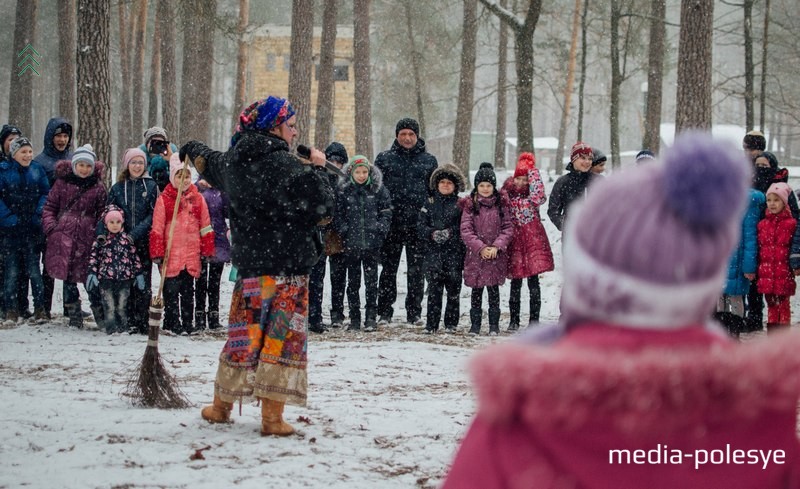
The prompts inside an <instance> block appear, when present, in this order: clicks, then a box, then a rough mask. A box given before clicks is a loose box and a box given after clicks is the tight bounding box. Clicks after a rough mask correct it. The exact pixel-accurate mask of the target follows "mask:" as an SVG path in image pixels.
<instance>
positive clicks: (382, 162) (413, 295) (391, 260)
mask: <svg viewBox="0 0 800 489" xmlns="http://www.w3.org/2000/svg"><path fill="white" fill-rule="evenodd" d="M375 166H377V167H378V169H379V170H380V171H381V173H383V184H384V185H385V186H386V188H387V189H388V190H389V194H390V195H391V198H392V227H391V228H390V230H389V235H388V236H387V237H386V240H385V241H384V243H383V248H382V249H381V266H382V267H383V268H382V269H381V276H380V280H379V284H380V285H379V287H378V314H379V315H380V320H379V324H386V323H388V322H389V321H391V319H392V315H393V314H394V307H393V306H394V302H395V300H397V269H398V267H399V266H400V255H401V254H402V253H403V248H405V250H406V266H407V267H408V273H407V278H406V279H407V289H408V295H407V296H406V304H405V305H406V319H407V321H408V322H409V323H410V324H414V325H417V326H421V325H423V324H424V321H423V320H422V296H423V295H424V293H425V276H424V270H423V259H424V250H425V241H424V240H422V239H421V238H420V237H419V236H418V235H417V232H416V226H417V218H418V217H419V210H420V209H421V208H422V206H423V205H424V204H425V201H426V200H427V198H428V196H429V191H428V182H429V181H430V178H431V175H432V174H433V170H435V169H436V167H437V166H438V162H437V161H436V157H435V156H433V155H432V154H430V153H428V151H427V150H426V149H425V140H424V139H422V138H421V137H419V123H418V122H417V121H416V120H414V119H411V118H408V117H406V118H403V119H400V120H399V121H398V122H397V126H396V127H395V140H394V143H392V147H391V148H390V149H388V150H387V151H383V152H381V153H380V154H379V155H378V156H377V158H375Z"/></svg>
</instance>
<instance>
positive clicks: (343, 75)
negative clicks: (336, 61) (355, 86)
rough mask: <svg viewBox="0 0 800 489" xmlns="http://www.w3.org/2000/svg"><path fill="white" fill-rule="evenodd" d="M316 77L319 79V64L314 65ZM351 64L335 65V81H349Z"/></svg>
mask: <svg viewBox="0 0 800 489" xmlns="http://www.w3.org/2000/svg"><path fill="white" fill-rule="evenodd" d="M314 77H315V78H316V80H319V65H315V66H314ZM349 80H350V65H335V66H334V67H333V81H335V82H337V81H344V82H346V81H349Z"/></svg>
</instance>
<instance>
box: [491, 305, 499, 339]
mask: <svg viewBox="0 0 800 489" xmlns="http://www.w3.org/2000/svg"><path fill="white" fill-rule="evenodd" d="M498 333H500V308H499V307H492V306H489V336H497V334H498Z"/></svg>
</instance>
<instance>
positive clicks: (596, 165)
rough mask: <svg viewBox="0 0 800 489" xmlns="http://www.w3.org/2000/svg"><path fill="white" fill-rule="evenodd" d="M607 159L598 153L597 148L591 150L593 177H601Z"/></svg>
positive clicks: (600, 152) (604, 155)
mask: <svg viewBox="0 0 800 489" xmlns="http://www.w3.org/2000/svg"><path fill="white" fill-rule="evenodd" d="M607 161H608V158H607V157H606V154H605V153H603V152H602V151H600V150H599V149H597V148H594V149H593V150H592V173H594V174H595V175H601V174H602V173H603V172H604V171H606V162H607Z"/></svg>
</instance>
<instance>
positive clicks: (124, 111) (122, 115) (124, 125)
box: [116, 2, 133, 154]
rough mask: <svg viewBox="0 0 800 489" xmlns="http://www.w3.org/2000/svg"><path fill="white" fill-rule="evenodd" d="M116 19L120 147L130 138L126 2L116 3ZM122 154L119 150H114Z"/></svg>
mask: <svg viewBox="0 0 800 489" xmlns="http://www.w3.org/2000/svg"><path fill="white" fill-rule="evenodd" d="M117 20H118V22H119V68H120V78H121V82H122V86H121V87H120V88H121V93H120V98H121V100H120V102H119V114H117V117H116V119H117V144H118V145H119V147H120V148H127V147H128V146H129V143H130V138H131V132H132V131H131V128H132V127H133V125H132V123H131V119H132V117H131V56H130V54H131V50H130V48H131V46H130V45H129V44H128V34H129V32H130V30H131V26H130V23H131V22H130V20H131V15H130V14H129V12H128V4H127V3H125V2H119V3H117ZM116 153H117V154H122V152H121V151H119V150H118V151H116Z"/></svg>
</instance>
